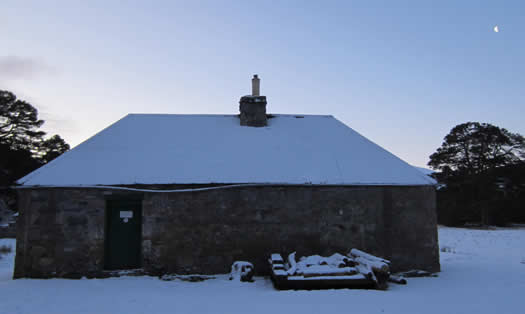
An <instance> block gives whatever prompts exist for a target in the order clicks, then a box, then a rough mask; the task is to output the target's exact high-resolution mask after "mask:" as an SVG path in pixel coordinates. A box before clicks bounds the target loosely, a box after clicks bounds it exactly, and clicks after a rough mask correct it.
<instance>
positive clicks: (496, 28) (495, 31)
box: [494, 25, 499, 33]
mask: <svg viewBox="0 0 525 314" xmlns="http://www.w3.org/2000/svg"><path fill="white" fill-rule="evenodd" d="M494 33H499V26H498V25H496V26H494Z"/></svg>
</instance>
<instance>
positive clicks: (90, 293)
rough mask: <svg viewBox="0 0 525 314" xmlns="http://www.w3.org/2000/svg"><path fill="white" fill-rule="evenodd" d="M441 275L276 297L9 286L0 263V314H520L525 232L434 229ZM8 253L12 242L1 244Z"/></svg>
mask: <svg viewBox="0 0 525 314" xmlns="http://www.w3.org/2000/svg"><path fill="white" fill-rule="evenodd" d="M439 240H440V248H441V250H440V251H441V252H440V254H441V267H442V272H441V273H440V274H439V277H437V278H410V279H409V280H408V284H407V285H406V286H398V285H394V284H392V285H391V286H390V289H389V290H387V291H376V290H324V291H275V290H274V289H273V288H272V285H271V282H270V281H269V280H267V279H264V278H255V282H254V283H240V282H232V281H229V280H228V278H227V276H226V275H224V276H217V278H216V279H212V280H207V281H203V282H187V281H180V280H175V281H161V280H158V279H157V278H153V277H121V278H111V279H91V280H64V279H53V280H29V279H22V280H14V281H13V280H11V279H10V277H11V275H12V266H13V255H14V253H13V252H14V250H13V252H11V253H9V254H8V255H7V256H5V258H4V259H2V260H0V313H2V314H3V313H9V314H17V313H41V314H46V313H54V314H62V313H64V314H66V313H265V314H268V313H403V314H404V313H418V314H419V313H440V314H444V313H446V314H449V313H477V314H484V313H491V314H494V313H497V314H503V313H525V298H524V297H523V295H524V293H525V229H523V228H515V229H495V230H472V229H458V228H446V227H441V228H440V229H439ZM0 245H9V246H13V248H14V240H8V239H0Z"/></svg>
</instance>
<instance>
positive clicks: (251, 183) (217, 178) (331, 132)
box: [14, 77, 439, 278]
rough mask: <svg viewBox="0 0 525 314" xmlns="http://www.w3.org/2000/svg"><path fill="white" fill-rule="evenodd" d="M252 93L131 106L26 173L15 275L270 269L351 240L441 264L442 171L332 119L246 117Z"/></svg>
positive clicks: (343, 248) (386, 253) (418, 263)
mask: <svg viewBox="0 0 525 314" xmlns="http://www.w3.org/2000/svg"><path fill="white" fill-rule="evenodd" d="M254 79H257V77H255V78H254ZM252 94H253V95H251V96H245V97H247V98H246V99H250V101H251V100H253V99H262V98H259V97H264V96H259V95H257V94H258V90H257V89H255V88H254V90H253V92H252ZM245 97H243V98H242V99H241V116H240V117H239V116H236V115H168V114H157V115H155V114H130V115H127V116H126V117H124V118H123V119H121V120H119V121H117V122H116V123H114V124H113V125H111V126H110V127H108V128H106V129H104V130H103V131H101V132H100V133H98V134H96V135H95V136H93V137H92V138H90V139H89V140H87V141H85V142H84V143H82V144H80V145H78V146H77V147H75V148H73V149H72V150H71V151H69V152H66V153H65V154H63V155H62V156H60V157H58V158H57V159H55V160H53V161H52V162H50V163H48V164H46V165H45V166H43V167H41V168H40V169H37V170H36V171H34V172H33V173H31V174H29V175H28V176H26V177H24V178H22V179H20V180H19V183H20V186H19V188H18V194H19V210H20V216H19V219H18V227H17V248H16V259H15V273H14V277H15V278H21V277H33V278H49V277H68V278H79V277H81V276H87V277H102V276H107V275H108V271H111V270H119V269H134V268H140V269H142V270H143V271H144V272H145V273H147V274H151V275H160V274H166V273H177V274H190V273H192V274H194V273H202V274H216V273H227V272H228V271H229V268H230V266H231V265H232V263H233V262H234V261H236V260H247V261H250V262H252V263H253V264H254V265H255V269H256V272H258V273H259V274H264V273H266V272H267V271H268V268H267V258H268V256H269V255H270V254H271V253H281V254H288V253H291V252H294V251H296V252H297V255H298V256H301V255H311V254H321V255H328V254H333V253H335V252H340V253H347V252H348V250H349V249H351V248H358V249H361V250H364V251H367V252H370V253H372V254H374V255H378V256H381V257H384V258H387V259H390V260H391V261H392V269H393V271H402V270H409V269H424V270H429V271H438V270H439V250H438V242H437V226H436V212H435V189H434V182H433V181H432V180H431V179H430V178H428V177H426V176H425V175H424V174H422V173H420V172H419V171H418V170H416V169H414V168H413V167H411V166H410V165H408V164H407V163H405V162H403V161H402V160H400V159H398V158H397V157H395V156H393V155H392V154H390V153H388V152H387V151H385V150H384V149H382V148H381V147H379V146H377V145H376V144H374V143H372V142H371V141H369V140H367V139H366V138H364V137H363V136H361V135H360V134H359V133H357V132H355V131H354V130H352V129H351V128H349V127H348V126H346V125H344V124H343V123H341V122H339V121H338V120H336V119H335V118H333V117H332V116H318V115H316V116H309V115H300V116H299V115H281V114H276V115H272V119H267V120H266V126H263V125H262V123H261V121H262V120H261V119H259V116H257V114H255V116H257V118H254V119H252V118H248V119H247V120H246V121H250V122H246V123H245V124H243V122H242V121H243V117H242V112H243V104H248V105H245V106H247V107H249V106H250V105H251V104H256V105H258V102H256V101H252V102H250V101H247V102H243V99H244V98H245ZM264 105H266V101H265V98H264ZM261 112H262V111H261ZM245 113H249V114H247V115H248V116H250V114H251V113H252V111H250V110H247V111H245ZM264 115H266V112H265V110H264ZM265 117H266V116H265ZM239 120H240V121H241V123H239ZM253 121H257V123H254V122H253ZM253 124H256V125H253ZM246 126H259V127H246ZM239 143H242V145H239ZM254 165H257V166H256V167H254Z"/></svg>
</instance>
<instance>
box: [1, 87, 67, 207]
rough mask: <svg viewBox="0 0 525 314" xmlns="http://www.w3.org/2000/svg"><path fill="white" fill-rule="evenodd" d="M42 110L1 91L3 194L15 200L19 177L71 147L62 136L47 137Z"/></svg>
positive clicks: (2, 195)
mask: <svg viewBox="0 0 525 314" xmlns="http://www.w3.org/2000/svg"><path fill="white" fill-rule="evenodd" d="M43 124H44V120H41V119H39V117H38V110H37V109H36V108H35V107H33V106H32V105H31V104H30V103H28V102H26V101H23V100H20V99H18V98H17V97H16V95H15V94H13V93H12V92H9V91H6V90H0V197H2V198H5V199H7V200H8V203H11V204H12V203H13V200H14V196H13V192H12V190H11V189H10V188H9V187H10V186H12V185H14V184H15V182H16V180H18V179H20V178H21V177H23V176H25V175H26V174H28V173H30V172H31V171H33V170H35V169H37V168H39V167H40V166H42V165H44V164H46V163H48V162H50V161H51V160H53V159H55V158H56V157H58V156H60V155H61V154H62V153H64V152H65V151H67V150H69V145H68V144H67V143H66V142H65V141H64V139H62V138H61V137H60V136H59V135H53V136H50V137H46V132H44V131H42V129H41V127H42V125H43Z"/></svg>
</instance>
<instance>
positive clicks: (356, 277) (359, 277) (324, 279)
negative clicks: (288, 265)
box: [269, 254, 377, 290]
mask: <svg viewBox="0 0 525 314" xmlns="http://www.w3.org/2000/svg"><path fill="white" fill-rule="evenodd" d="M269 263H270V267H271V278H272V282H273V285H274V287H275V288H276V289H278V290H290V289H294V290H317V289H344V288H360V289H375V288H377V283H376V282H375V281H374V280H372V279H369V278H367V277H366V276H365V275H363V274H361V273H356V274H353V275H348V276H340V275H339V276H330V275H328V276H303V275H289V274H288V273H287V272H286V270H285V267H284V260H283V258H282V256H281V255H280V254H272V255H271V256H270V259H269Z"/></svg>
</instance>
